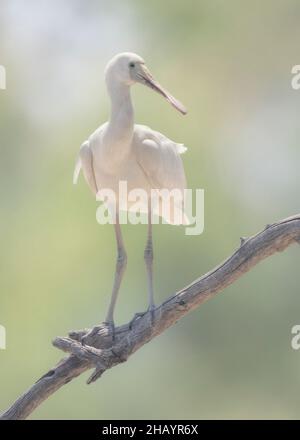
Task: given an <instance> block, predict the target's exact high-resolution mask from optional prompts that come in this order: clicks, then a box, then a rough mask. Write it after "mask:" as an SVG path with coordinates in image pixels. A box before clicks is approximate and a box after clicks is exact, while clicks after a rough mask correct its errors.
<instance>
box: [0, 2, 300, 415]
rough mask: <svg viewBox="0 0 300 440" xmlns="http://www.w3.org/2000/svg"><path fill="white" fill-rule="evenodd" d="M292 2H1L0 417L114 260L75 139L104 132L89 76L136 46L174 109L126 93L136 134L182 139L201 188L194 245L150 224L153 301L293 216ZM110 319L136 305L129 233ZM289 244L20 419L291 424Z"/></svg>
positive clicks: (101, 98)
mask: <svg viewBox="0 0 300 440" xmlns="http://www.w3.org/2000/svg"><path fill="white" fill-rule="evenodd" d="M299 21H300V4H299V1H297V0H263V1H257V0H254V1H252V2H251V3H249V2H246V1H240V0H239V1H238V0H230V1H226V2H225V1H221V0H213V1H211V0H201V1H190V0H185V1H179V0H176V1H175V0H172V1H171V0H167V1H164V2H161V1H158V0H153V1H152V2H146V1H137V0H122V1H121V0H120V1H111V2H106V1H102V0H101V1H100V0H97V1H96V0H90V1H89V2H86V1H83V0H81V1H79V0H60V1H58V0H54V1H50V0H45V1H42V0H41V1H34V0H29V1H26V2H23V1H21V0H1V8H0V64H2V65H4V66H5V67H6V70H7V90H5V91H0V114H1V116H0V132H1V137H0V145H1V158H0V167H1V172H0V194H1V196H0V197H1V199H0V200H1V208H0V209H1V212H0V214H1V217H0V225H1V228H0V231H1V232H0V233H1V252H0V283H1V284H0V289H1V290H0V295H1V296H0V323H1V324H2V325H5V327H6V330H7V350H5V351H3V350H1V351H0V372H1V376H0V411H1V410H4V409H5V408H7V407H8V406H9V405H10V404H11V403H12V402H13V401H14V400H15V399H16V397H17V396H19V395H20V394H21V393H22V392H24V391H25V389H26V388H28V387H29V386H30V385H31V384H32V383H33V382H34V381H35V380H36V379H37V378H38V377H39V376H40V375H42V374H43V373H44V372H45V371H47V370H48V369H49V368H50V367H51V366H52V365H54V364H55V363H56V362H57V361H58V360H59V359H60V358H61V353H60V352H58V351H57V350H56V349H55V348H53V347H52V346H51V340H52V339H53V338H54V337H55V336H57V335H65V334H66V333H67V332H68V331H69V330H71V329H79V328H83V327H87V326H92V325H93V324H96V323H99V322H100V321H101V320H102V319H103V317H104V313H105V311H106V307H107V304H108V300H109V295H110V291H111V285H112V277H113V271H114V265H115V243H114V236H113V228H112V227H111V226H100V225H98V224H97V223H96V220H95V213H96V207H97V205H96V203H95V202H94V199H93V197H92V195H91V193H90V191H89V189H88V187H87V186H86V184H85V182H84V181H83V179H82V178H81V179H80V184H79V185H78V186H77V187H73V185H72V173H73V167H74V163H75V158H76V156H77V152H78V149H79V146H80V144H81V143H82V141H83V140H85V139H86V137H87V136H88V135H89V134H90V133H91V132H92V131H93V130H94V129H95V128H96V127H97V126H98V125H100V123H102V122H103V121H105V120H106V119H107V116H108V108H109V107H108V105H109V103H108V100H107V96H106V90H105V86H104V82H103V68H104V66H105V64H106V62H107V61H108V60H109V59H110V58H111V56H112V55H114V54H115V53H117V52H120V51H134V52H137V53H139V54H140V55H141V56H142V57H143V58H144V59H145V60H146V62H147V64H148V66H149V68H150V69H151V70H152V72H153V74H155V77H156V78H157V79H158V80H159V81H160V82H161V84H163V85H165V86H166V87H167V88H168V89H169V90H170V91H171V92H172V93H174V95H175V96H176V97H178V98H179V99H180V100H182V102H183V103H184V104H185V105H186V106H187V107H188V109H189V114H188V116H187V117H185V118H183V117H181V116H180V115H179V114H178V113H176V112H175V111H173V110H172V108H171V107H170V106H169V105H168V104H167V103H166V102H164V101H163V100H162V99H161V98H160V97H159V96H157V95H156V94H153V93H151V92H149V90H147V89H144V88H143V87H141V86H136V87H135V88H134V90H133V97H134V104H135V111H136V121H137V122H139V123H143V124H147V125H150V126H151V127H153V128H155V129H156V130H159V131H161V132H163V133H164V134H165V135H167V136H169V137H170V138H172V139H174V140H176V141H178V142H184V143H185V144H186V145H187V146H188V147H189V150H188V152H187V153H186V154H185V156H184V157H183V159H184V165H185V169H186V173H187V179H188V186H189V187H191V188H204V189H205V193H206V204H205V232H204V233H203V234H202V235H200V236H186V235H185V234H184V229H183V228H181V227H174V226H173V227H172V226H165V225H160V226H156V227H155V229H154V246H155V247H154V251H155V294H156V301H157V303H159V302H161V301H163V299H164V298H166V297H167V296H169V295H171V294H173V293H174V292H175V291H176V290H178V289H180V288H182V287H183V286H185V285H186V284H188V283H190V282H191V281H192V280H194V279H195V278H197V277H199V276H200V275H201V274H203V273H205V272H206V271H208V270H209V269H211V268H212V267H213V266H214V265H216V264H218V263H219V262H220V261H222V260H223V259H224V258H225V257H227V255H229V254H230V253H232V252H233V251H234V250H235V249H236V247H237V246H238V245H239V237H240V236H247V235H251V234H253V233H256V232H257V231H258V230H260V229H261V228H262V227H264V225H265V224H267V223H271V222H273V221H276V220H278V219H280V218H284V217H286V216H289V215H292V214H296V213H297V212H299V189H300V188H299V162H300V148H299V138H300V124H299V114H300V91H298V92H297V91H295V90H293V89H292V88H291V68H292V66H293V65H295V64H300V43H299V42H300V27H299ZM123 231H124V238H125V242H126V245H127V249H128V257H129V262H128V269H127V273H126V276H125V279H124V282H123V285H122V289H121V292H120V299H119V302H118V306H117V312H116V320H117V322H118V323H124V322H126V321H127V320H128V319H130V318H131V317H132V315H133V313H134V312H136V311H141V310H143V309H144V308H145V307H146V301H147V293H146V274H145V269H144V262H143V246H144V240H145V237H146V227H145V226H130V225H129V226H125V227H124V228H123ZM299 258H300V249H299V247H297V246H294V247H292V248H290V249H288V250H287V252H285V253H283V254H279V255H276V256H274V257H272V258H270V259H268V260H267V261H264V262H263V263H261V264H260V265H259V266H257V267H255V268H254V269H253V270H252V271H251V272H250V273H248V274H246V275H245V276H244V277H242V278H241V279H240V280H238V281H237V282H236V283H235V284H234V285H233V286H230V287H229V288H227V289H226V291H225V292H224V293H223V294H221V295H219V296H217V297H215V298H214V299H213V300H211V301H209V302H208V303H206V304H204V305H203V306H201V307H200V308H199V309H198V310H197V311H195V312H193V313H192V314H191V315H189V316H188V317H186V318H185V319H183V320H181V321H180V322H179V323H178V324H177V325H176V326H174V327H172V328H171V329H169V330H168V331H167V332H166V333H165V334H163V335H162V336H161V337H159V338H156V339H155V340H154V341H153V342H151V343H150V344H148V345H147V346H145V347H144V348H142V349H141V350H139V351H138V352H137V353H136V354H135V355H134V356H133V357H132V358H131V359H130V360H129V362H127V363H126V364H123V365H122V366H120V367H118V368H116V369H113V370H110V371H108V372H107V373H106V374H105V375H104V376H103V378H102V379H101V380H99V381H98V382H97V383H96V384H94V385H92V386H87V385H86V384H85V380H86V378H87V375H84V376H81V377H80V378H78V379H77V380H75V381H73V382H72V383H71V384H69V385H67V386H65V387H63V389H61V390H60V391H59V392H57V393H55V395H53V396H52V397H51V398H50V399H49V400H47V401H46V402H45V403H44V404H43V405H42V406H41V407H40V408H38V409H37V410H36V411H35V412H34V414H33V415H32V416H31V418H33V419H37V418H39V419H43V418H44V419H63V418H69V419H77V418H83V419H106V418H109V419H117V418H121V419H128V418H133V419H134V418H137V419H141V418H143V419H153V418H169V419H174V418H183V419H184V418H190V419H192V418H197V419H202V418H209V419H215V418H299V417H300V402H299V393H300V373H299V371H300V352H297V351H294V350H292V349H291V345H290V341H291V328H292V326H293V325H295V324H300V296H299V281H300V278H299V261H300V260H299Z"/></svg>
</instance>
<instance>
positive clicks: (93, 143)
mask: <svg viewBox="0 0 300 440" xmlns="http://www.w3.org/2000/svg"><path fill="white" fill-rule="evenodd" d="M105 81H106V86H107V91H108V94H109V97H110V100H111V112H110V118H109V121H108V122H105V123H104V124H103V125H101V126H100V127H99V128H98V129H97V130H96V131H95V132H94V133H93V134H92V135H91V136H90V137H89V138H88V140H87V141H85V142H84V143H83V144H82V146H81V148H80V151H79V156H78V159H77V163H76V167H75V171H74V180H73V181H74V184H75V183H77V179H78V176H79V173H80V170H81V169H82V170H83V174H84V177H85V180H86V182H87V184H88V186H89V187H90V189H91V191H92V192H93V193H94V195H97V193H98V192H99V190H101V189H102V188H109V189H112V190H113V191H114V193H115V194H116V200H118V192H119V182H120V181H125V182H127V186H128V191H130V190H132V189H137V188H138V189H143V190H144V191H146V192H147V194H148V195H149V197H148V202H147V206H146V207H145V211H144V212H147V218H148V226H147V228H148V233H147V241H146V247H145V251H144V259H145V263H146V269H147V279H148V298H149V308H148V310H149V311H150V312H151V318H152V320H153V316H154V309H155V305H154V296H153V270H152V265H153V245H152V223H151V196H150V193H151V189H152V190H161V189H168V190H169V191H171V190H173V189H176V190H180V191H181V193H182V194H183V190H184V189H185V187H186V179H185V173H184V169H183V164H182V161H181V158H180V154H182V153H183V152H184V151H185V150H186V148H185V147H184V145H182V144H177V143H175V142H173V141H171V140H170V139H168V138H167V137H166V136H164V135H163V134H161V133H159V132H157V131H154V130H152V129H151V128H149V127H146V126H144V125H137V124H134V113H133V106H132V102H131V96H130V89H131V86H132V85H134V84H136V83H140V84H143V85H145V86H147V87H149V88H151V89H152V90H154V91H156V92H158V93H159V94H160V95H162V96H163V97H164V98H165V99H166V100H167V101H168V102H169V103H170V104H171V105H172V106H173V107H175V109H177V110H178V111H179V112H180V113H182V114H183V115H185V114H186V113H187V111H186V109H185V107H184V106H183V105H182V104H181V103H180V102H179V101H178V100H177V99H175V98H174V97H173V96H172V95H171V94H170V93H169V92H167V91H166V90H165V89H164V88H163V87H162V86H161V85H160V84H159V83H158V82H157V81H155V79H154V78H153V76H152V75H151V73H150V72H149V70H148V69H147V67H146V65H145V62H144V60H143V59H142V58H141V57H140V56H138V55H136V54H134V53H129V52H126V53H121V54H118V55H116V56H115V57H113V58H112V59H111V60H110V61H109V63H108V64H107V66H106V69H105ZM182 197H183V196H182ZM182 200H183V199H182ZM182 200H181V201H182ZM174 204H175V205H174ZM173 205H174V206H172V207H171V209H173V210H174V211H173V214H174V212H175V211H176V210H177V211H178V210H179V211H180V210H181V213H182V221H179V222H177V224H178V223H179V224H185V223H187V222H188V221H187V218H186V216H185V214H184V212H183V205H182V203H181V204H178V203H177V202H174V203H173ZM121 209H122V206H120V203H118V204H117V206H116V207H115V211H114V212H115V222H114V223H115V224H114V228H115V236H116V243H117V262H116V270H115V277H114V283H113V289H112V294H111V300H110V304H109V308H108V311H107V315H106V319H105V322H106V323H107V324H108V325H110V326H112V331H114V309H115V305H116V301H117V296H118V292H119V288H120V284H121V281H122V278H123V275H124V271H125V268H126V264H127V255H126V250H125V247H124V243H123V238H122V233H121V228H120V220H119V210H121ZM156 212H157V214H158V215H160V216H162V217H164V218H165V220H166V221H167V222H169V223H173V222H172V218H171V216H172V214H169V216H168V215H167V214H164V213H163V212H161V210H160V209H159V208H158V210H157V211H156Z"/></svg>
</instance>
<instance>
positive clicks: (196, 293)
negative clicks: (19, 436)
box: [0, 214, 300, 420]
mask: <svg viewBox="0 0 300 440" xmlns="http://www.w3.org/2000/svg"><path fill="white" fill-rule="evenodd" d="M295 242H298V243H300V214H298V215H296V216H293V217H289V218H287V219H284V220H282V221H280V222H278V223H274V224H272V225H267V227H266V228H265V229H264V230H263V231H261V232H259V233H258V234H256V235H254V236H253V237H250V238H247V239H244V238H243V239H241V243H240V246H239V248H238V249H237V250H236V251H235V252H234V253H233V255H231V256H230V257H229V258H228V259H227V260H226V261H224V262H223V263H221V264H220V265H219V266H218V267H216V268H215V269H213V270H212V271H211V272H209V273H207V274H205V275H203V276H202V277H201V278H199V279H197V280H196V281H194V282H193V283H192V284H190V285H189V286H187V287H185V288H184V289H182V290H181V291H179V292H178V293H176V294H175V295H174V296H172V297H170V298H168V299H167V300H166V301H165V302H164V303H163V304H161V305H160V306H159V307H157V308H156V309H155V312H154V323H153V324H152V320H151V316H150V314H149V313H145V315H143V316H138V317H136V319H135V320H134V321H133V323H132V325H130V323H129V324H126V325H123V326H120V327H117V328H116V330H115V337H114V339H113V340H112V337H111V333H110V329H109V328H108V327H106V325H105V324H102V325H100V326H97V327H94V329H93V330H92V331H89V329H85V330H79V331H73V332H70V334H69V337H68V338H62V337H59V338H56V339H55V340H54V341H53V344H54V346H55V347H57V348H59V349H61V350H63V351H65V352H68V353H70V354H69V356H68V357H67V358H65V359H62V360H61V361H60V362H59V364H58V365H57V366H56V367H54V368H52V369H51V370H49V371H48V373H46V374H45V375H44V376H42V377H41V378H40V379H39V380H38V381H37V382H36V383H35V384H34V385H33V386H32V387H31V388H30V389H29V390H28V391H26V392H25V393H24V394H23V395H22V396H21V397H19V399H18V400H17V401H16V402H15V403H14V404H13V405H12V406H11V407H10V408H9V409H8V410H7V411H6V412H4V413H3V414H2V416H1V417H0V419H2V420H8V419H25V418H27V417H28V416H29V415H30V414H31V413H32V412H33V411H34V410H35V408H36V407H37V406H39V405H40V404H41V403H42V402H43V401H44V400H46V399H47V398H48V397H49V396H51V394H53V393H54V392H55V391H57V390H58V389H59V388H60V387H62V386H63V385H65V384H66V383H68V382H70V381H71V380H72V379H74V378H75V377H77V376H79V375H80V374H82V373H83V372H85V371H86V370H88V369H91V368H94V372H93V373H92V375H91V377H90V378H89V380H88V383H91V382H94V381H95V380H96V379H98V378H99V377H100V376H101V375H102V374H103V373H104V372H105V371H106V370H108V369H110V368H112V367H114V366H116V365H118V364H120V363H121V362H125V361H126V360H127V359H128V358H129V357H130V356H131V355H132V354H133V353H134V352H135V351H136V350H138V349H139V348H140V347H142V346H143V345H144V344H146V343H147V342H149V341H150V340H151V339H153V338H154V337H156V336H158V335H159V334H160V333H162V332H163V331H164V330H166V329H167V328H168V327H170V326H171V325H173V324H174V323H175V322H176V321H178V319H180V318H182V317H183V316H184V315H186V314H187V313H188V312H190V311H191V310H193V309H195V308H196V307H198V306H199V305H200V304H202V303H203V302H204V301H206V300H208V299H209V298H211V297H212V296H214V295H216V294H217V293H218V292H221V291H223V290H224V289H225V288H226V287H227V286H229V285H230V284H232V283H233V282H234V281H235V280H236V279H238V278H239V277H241V276H242V275H243V274H244V273H246V272H247V271H248V270H250V269H251V268H252V267H253V266H255V265H256V264H257V263H259V262H260V261H261V260H263V259H264V258H267V257H269V256H270V255H272V254H274V253H275V252H277V251H283V250H284V249H286V248H287V247H288V246H289V245H290V244H292V243H295ZM82 338H84V345H83V343H82Z"/></svg>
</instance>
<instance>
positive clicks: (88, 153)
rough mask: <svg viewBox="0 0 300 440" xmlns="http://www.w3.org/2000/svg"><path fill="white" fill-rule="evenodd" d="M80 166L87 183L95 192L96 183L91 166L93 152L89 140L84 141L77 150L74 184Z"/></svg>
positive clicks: (95, 192)
mask: <svg viewBox="0 0 300 440" xmlns="http://www.w3.org/2000/svg"><path fill="white" fill-rule="evenodd" d="M81 168H82V171H83V175H84V177H85V180H86V182H87V184H88V185H89V187H90V189H91V190H92V192H93V193H94V194H97V185H96V179H95V173H94V168H93V152H92V150H91V148H90V146H89V142H88V141H86V142H84V143H83V144H82V145H81V147H80V150H79V155H78V158H77V162H76V165H75V170H74V175H73V183H74V185H75V184H76V183H77V181H78V177H79V173H80V170H81Z"/></svg>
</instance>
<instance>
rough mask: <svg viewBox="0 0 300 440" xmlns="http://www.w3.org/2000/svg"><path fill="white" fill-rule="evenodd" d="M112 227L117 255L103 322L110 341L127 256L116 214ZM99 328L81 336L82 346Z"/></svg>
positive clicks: (113, 332)
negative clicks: (108, 302)
mask: <svg viewBox="0 0 300 440" xmlns="http://www.w3.org/2000/svg"><path fill="white" fill-rule="evenodd" d="M114 226H115V235H116V241H117V249H118V254H117V262H116V270H115V278H114V284H113V289H112V294H111V299H110V304H109V308H108V311H107V315H106V318H105V322H104V324H106V325H107V326H109V327H110V331H111V335H112V340H114V337H115V324H114V309H115V305H116V301H117V297H118V293H119V289H120V285H121V281H122V278H123V275H124V272H125V269H126V264H127V255H126V251H125V247H124V243H123V238H122V233H121V227H120V222H119V214H118V213H117V214H116V224H115V225H114ZM100 327H101V326H96V327H94V328H93V329H92V330H91V331H90V332H89V333H87V334H86V335H85V336H83V338H82V339H81V342H82V344H83V345H85V344H86V342H85V341H86V340H88V339H89V338H91V337H92V336H94V335H96V334H97V333H98V331H99V328H100Z"/></svg>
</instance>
